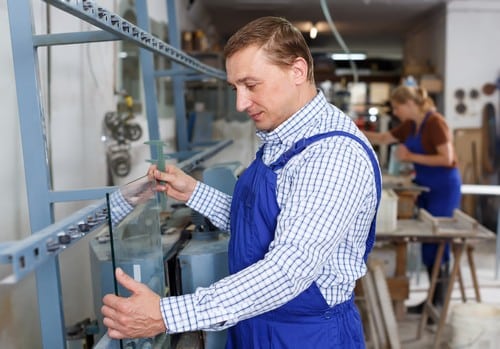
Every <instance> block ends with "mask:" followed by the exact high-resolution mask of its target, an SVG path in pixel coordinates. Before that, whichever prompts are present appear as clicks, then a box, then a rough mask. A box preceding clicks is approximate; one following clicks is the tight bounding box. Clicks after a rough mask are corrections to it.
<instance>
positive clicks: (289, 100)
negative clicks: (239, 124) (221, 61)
mask: <svg viewBox="0 0 500 349" xmlns="http://www.w3.org/2000/svg"><path fill="white" fill-rule="evenodd" d="M226 71H227V81H228V83H229V84H230V85H231V86H232V87H233V88H234V89H235V91H236V109H237V110H238V111H240V112H245V113H247V114H248V116H249V117H250V118H251V119H252V120H253V121H254V122H255V126H256V128H257V129H258V130H261V131H272V130H274V129H275V128H276V127H278V126H279V125H280V124H281V123H283V122H284V121H285V120H286V119H288V118H289V117H290V116H291V115H292V114H293V113H295V111H297V110H298V108H297V105H296V104H297V101H298V100H299V98H298V97H299V96H298V89H297V86H296V83H295V80H294V74H293V69H292V68H289V69H288V68H286V67H285V68H284V67H278V66H276V65H274V64H272V63H271V62H270V61H269V60H268V59H267V58H266V54H265V53H264V52H263V50H262V49H260V48H258V47H256V46H249V47H247V48H244V49H242V50H241V51H238V52H236V53H235V54H233V55H232V56H231V57H229V58H227V59H226Z"/></svg>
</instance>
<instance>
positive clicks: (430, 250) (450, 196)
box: [365, 86, 461, 312]
mask: <svg viewBox="0 0 500 349" xmlns="http://www.w3.org/2000/svg"><path fill="white" fill-rule="evenodd" d="M390 100H391V105H392V109H393V113H394V115H396V116H397V117H398V118H399V119H400V121H401V124H399V125H398V126H396V127H394V128H392V129H390V130H389V131H387V132H369V131H365V135H366V136H367V137H368V139H369V140H370V141H371V142H372V143H374V144H391V143H398V142H399V143H400V144H399V145H398V148H397V151H396V156H397V157H398V159H399V160H400V161H404V162H411V163H413V166H414V168H415V179H414V182H415V183H416V184H417V185H420V186H424V187H427V188H429V191H428V192H422V193H421V194H420V195H419V197H418V199H417V205H418V207H420V208H424V209H426V210H427V211H428V212H429V213H431V214H432V215H434V216H440V217H451V216H453V211H454V210H455V209H456V208H459V206H460V185H461V179H460V173H459V171H458V168H457V157H456V153H455V149H454V147H453V143H452V135H451V132H450V130H449V128H448V125H447V124H446V121H445V119H444V117H443V116H442V115H441V114H439V113H438V112H437V111H436V110H435V107H434V102H433V101H432V99H431V98H430V97H429V96H428V95H427V91H426V90H425V89H423V88H421V87H409V86H399V87H397V88H396V89H394V91H393V92H392V94H391V98H390ZM436 252H437V244H428V243H427V244H422V260H423V263H424V265H425V266H426V267H427V272H428V274H429V277H430V275H431V271H432V266H433V265H434V260H435V258H436ZM449 258H450V247H449V246H446V249H445V252H444V256H443V260H442V262H441V263H442V265H441V270H440V275H439V278H440V279H441V280H442V281H441V282H439V283H438V284H437V286H436V291H435V294H434V299H433V303H434V304H435V305H442V303H443V300H444V295H445V292H446V288H447V279H448V261H449ZM421 309H422V307H421V306H417V307H416V308H413V309H409V311H412V310H413V311H417V312H418V311H421Z"/></svg>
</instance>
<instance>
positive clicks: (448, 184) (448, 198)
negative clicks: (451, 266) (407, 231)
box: [404, 112, 461, 267]
mask: <svg viewBox="0 0 500 349" xmlns="http://www.w3.org/2000/svg"><path fill="white" fill-rule="evenodd" d="M431 114H432V112H428V113H427V114H426V115H425V117H424V121H423V122H422V125H421V126H420V129H419V130H418V131H417V132H415V130H414V132H413V134H412V136H410V137H409V138H408V139H407V140H406V141H405V142H404V144H405V146H406V147H407V148H408V150H409V151H411V152H412V153H416V154H426V153H425V152H424V148H423V146H422V129H423V127H424V124H425V122H426V121H427V119H428V118H429V116H430V115H431ZM414 168H415V173H416V176H415V183H416V184H418V185H421V186H424V187H428V188H429V191H428V192H422V193H421V194H420V195H419V196H418V199H417V206H418V207H420V208H424V209H426V210H427V211H428V212H429V213H430V214H432V215H433V216H439V217H451V216H453V210H454V209H456V208H459V207H460V185H461V180H460V172H459V171H458V169H457V168H456V167H453V168H450V167H444V166H426V165H419V164H414ZM437 248H438V244H431V243H423V244H422V262H423V263H424V264H425V265H426V266H427V267H432V266H433V265H434V260H435V257H436V253H437ZM449 259H450V246H449V244H447V245H446V248H445V252H444V255H443V260H442V263H446V262H448V261H449Z"/></svg>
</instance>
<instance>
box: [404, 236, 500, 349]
mask: <svg viewBox="0 0 500 349" xmlns="http://www.w3.org/2000/svg"><path fill="white" fill-rule="evenodd" d="M415 247H417V248H418V246H417V245H415ZM412 248H413V247H412ZM474 261H475V263H476V272H477V277H478V282H479V286H480V294H481V298H482V303H483V304H486V305H491V306H492V307H494V309H495V310H496V309H498V311H497V317H496V318H492V321H493V322H495V323H496V324H494V326H495V327H496V330H495V335H496V338H497V341H496V342H495V344H494V345H493V341H492V340H491V338H492V335H491V333H489V334H488V335H483V336H487V337H486V341H487V342H488V344H486V343H484V344H482V345H480V346H473V345H465V346H464V345H460V346H458V345H457V341H459V339H460V340H461V339H463V338H464V333H463V331H464V329H462V330H461V331H462V332H461V333H460V334H458V333H455V332H457V323H458V322H457V321H458V320H454V318H453V316H452V314H453V312H454V306H456V305H458V304H462V300H461V296H460V290H459V286H458V282H456V283H455V287H454V290H453V294H452V301H451V304H450V308H449V311H448V315H447V321H446V327H445V328H444V330H443V333H442V335H441V341H440V348H453V349H454V348H457V349H458V348H459V347H460V348H461V349H462V348H464V349H465V348H482V349H494V348H500V277H499V280H496V279H495V242H494V241H483V242H479V243H478V244H477V245H476V247H475V250H474ZM461 269H462V277H463V278H464V285H465V288H466V295H467V300H468V302H471V303H476V301H475V297H474V289H473V287H472V281H471V276H470V268H469V266H468V263H467V258H466V257H465V255H464V256H462V260H461ZM428 285H429V281H428V277H427V273H426V272H421V273H419V274H418V275H417V273H415V272H414V273H412V274H411V275H410V297H409V299H408V300H407V302H406V305H407V306H409V305H414V304H417V303H419V302H421V301H423V300H424V298H425V296H426V292H427V290H428ZM455 312H456V311H455ZM462 318H464V317H462ZM419 321H420V315H415V314H407V315H406V316H405V318H404V319H403V320H402V321H398V327H399V334H400V338H401V347H402V348H403V349H417V348H418V349H425V348H433V347H434V338H435V336H434V334H435V330H436V326H435V325H434V326H427V328H426V330H425V331H424V333H423V336H422V337H421V338H420V339H419V340H416V334H417V329H418V325H419ZM466 321H470V320H469V319H466ZM485 321H486V318H485V317H484V316H483V315H482V313H480V315H479V320H478V321H477V322H476V323H483V322H485ZM466 330H467V329H466ZM471 331H472V329H470V330H469V332H470V333H471ZM488 331H489V330H488ZM483 333H487V332H483ZM479 336H481V334H480V335H479ZM483 338H484V337H483Z"/></svg>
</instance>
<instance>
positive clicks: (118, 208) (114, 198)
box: [109, 190, 134, 226]
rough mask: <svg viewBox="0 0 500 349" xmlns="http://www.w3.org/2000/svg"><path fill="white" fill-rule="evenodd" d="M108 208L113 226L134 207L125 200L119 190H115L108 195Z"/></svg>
mask: <svg viewBox="0 0 500 349" xmlns="http://www.w3.org/2000/svg"><path fill="white" fill-rule="evenodd" d="M109 208H110V211H111V212H110V216H111V223H112V224H113V226H115V225H117V224H118V223H120V222H121V221H122V220H123V219H124V218H125V217H126V216H127V215H128V214H129V213H130V212H132V210H133V209H134V207H133V206H132V205H130V204H129V203H128V202H127V200H125V198H124V197H123V195H122V193H121V191H120V190H117V191H115V192H114V193H112V194H111V195H110V196H109Z"/></svg>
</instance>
